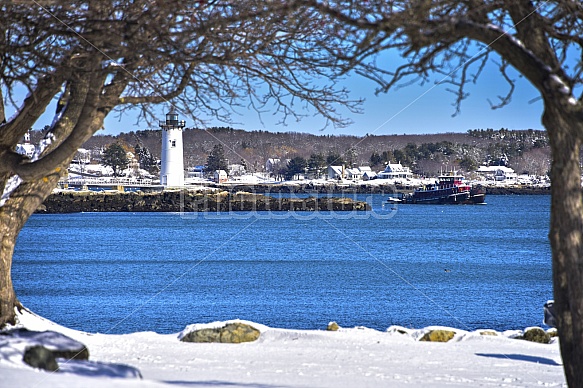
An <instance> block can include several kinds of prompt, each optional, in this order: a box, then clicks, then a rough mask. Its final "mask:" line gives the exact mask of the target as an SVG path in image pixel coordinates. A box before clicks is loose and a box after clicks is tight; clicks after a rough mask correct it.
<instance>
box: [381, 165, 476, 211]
mask: <svg viewBox="0 0 583 388" xmlns="http://www.w3.org/2000/svg"><path fill="white" fill-rule="evenodd" d="M485 199H486V192H485V191H484V190H483V189H482V188H481V187H472V186H471V185H469V184H467V183H465V182H464V178H463V176H461V175H459V174H457V173H455V172H453V171H452V172H451V173H448V174H443V175H440V176H439V177H438V179H437V182H436V183H433V184H429V185H426V186H423V187H420V188H418V189H416V190H415V191H414V192H412V193H410V194H406V195H403V196H402V197H400V198H399V197H391V198H389V200H388V202H389V203H407V204H408V203H413V204H434V205H435V204H452V205H453V204H472V205H474V204H481V203H484V201H485Z"/></svg>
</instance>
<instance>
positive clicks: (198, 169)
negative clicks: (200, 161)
mask: <svg viewBox="0 0 583 388" xmlns="http://www.w3.org/2000/svg"><path fill="white" fill-rule="evenodd" d="M187 176H188V177H189V178H204V166H194V167H190V168H189V169H188V171H187Z"/></svg>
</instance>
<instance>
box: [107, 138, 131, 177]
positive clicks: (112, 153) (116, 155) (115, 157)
mask: <svg viewBox="0 0 583 388" xmlns="http://www.w3.org/2000/svg"><path fill="white" fill-rule="evenodd" d="M101 162H102V163H103V164H104V165H105V166H108V167H111V168H112V169H113V176H117V175H118V171H121V170H125V169H126V168H128V165H129V164H130V160H129V159H128V156H127V153H126V150H125V149H124V148H123V146H122V145H121V144H119V143H112V144H110V145H109V146H108V147H107V148H106V149H105V151H103V155H102V157H101Z"/></svg>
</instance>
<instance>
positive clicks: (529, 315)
mask: <svg viewBox="0 0 583 388" xmlns="http://www.w3.org/2000/svg"><path fill="white" fill-rule="evenodd" d="M362 198H363V199H367V200H369V201H371V202H372V204H373V208H374V210H375V211H374V212H373V213H371V214H368V215H363V214H359V215H356V214H351V213H350V214H341V213H335V214H324V213H321V214H311V215H309V214H302V213H297V214H288V213H271V214H259V215H258V216H254V215H253V214H231V215H228V214H227V215H216V214H215V215H189V214H183V215H181V214H175V213H173V214H170V213H81V214H59V215H34V216H33V217H32V218H31V219H30V220H29V222H28V223H27V224H26V226H25V228H24V229H23V230H22V232H21V234H20V236H19V239H18V243H17V247H16V250H15V253H14V263H13V280H14V286H15V289H16V292H17V295H18V297H19V298H20V300H21V302H23V304H24V305H25V306H27V307H29V308H30V309H32V310H33V311H35V312H36V313H38V314H41V315H43V316H45V317H47V318H49V319H51V320H54V321H56V322H58V323H60V324H63V325H66V326H68V327H72V328H75V329H80V330H84V331H90V332H109V333H127V332H133V331H147V330H151V331H157V332H161V333H170V332H177V331H180V330H181V329H182V328H183V327H184V326H185V325H187V324H190V323H197V322H208V321H214V320H226V319H233V318H241V319H247V320H252V321H256V322H259V323H263V324H266V325H269V326H273V327H284V328H304V329H318V328H325V327H326V325H327V323H328V322H329V321H332V320H334V321H337V322H338V323H339V324H340V325H341V326H346V327H352V326H366V327H370V328H375V329H379V330H384V329H386V328H387V327H388V326H390V325H393V324H397V325H403V326H410V327H416V328H418V327H424V326H429V325H445V326H453V327H457V328H461V329H466V330H473V329H478V328H491V329H497V330H505V329H522V328H524V327H527V326H540V325H541V320H542V305H543V303H544V302H545V301H546V300H547V299H552V283H551V282H552V280H551V252H550V246H549V243H548V239H547V234H548V223H549V207H550V198H549V197H548V196H489V197H488V198H487V202H488V204H487V205H479V206H447V205H400V206H399V207H398V208H397V209H396V210H391V209H388V208H386V209H384V210H383V209H382V207H381V203H382V200H383V199H386V197H383V196H380V195H374V196H362Z"/></svg>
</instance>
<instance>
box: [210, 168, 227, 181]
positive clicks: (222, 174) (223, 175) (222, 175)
mask: <svg viewBox="0 0 583 388" xmlns="http://www.w3.org/2000/svg"><path fill="white" fill-rule="evenodd" d="M213 180H214V181H215V183H224V182H226V181H227V172H226V171H225V170H216V171H215V174H214V177H213Z"/></svg>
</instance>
